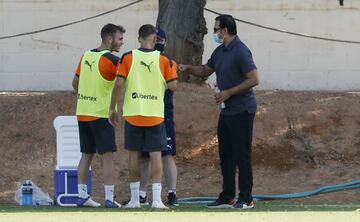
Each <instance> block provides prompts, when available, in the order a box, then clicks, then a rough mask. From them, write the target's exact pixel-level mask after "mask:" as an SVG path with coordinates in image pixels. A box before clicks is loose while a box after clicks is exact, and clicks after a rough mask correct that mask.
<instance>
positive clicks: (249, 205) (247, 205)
mask: <svg viewBox="0 0 360 222" xmlns="http://www.w3.org/2000/svg"><path fill="white" fill-rule="evenodd" d="M254 206H255V204H254V201H251V202H250V203H245V202H237V203H236V204H235V205H234V208H235V209H243V210H245V209H252V208H254Z"/></svg>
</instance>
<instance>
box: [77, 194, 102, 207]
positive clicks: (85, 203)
mask: <svg viewBox="0 0 360 222" xmlns="http://www.w3.org/2000/svg"><path fill="white" fill-rule="evenodd" d="M76 205H77V206H78V207H100V206H101V204H100V203H98V202H95V201H93V200H92V199H91V198H90V196H88V197H87V198H81V197H78V199H77V203H76Z"/></svg>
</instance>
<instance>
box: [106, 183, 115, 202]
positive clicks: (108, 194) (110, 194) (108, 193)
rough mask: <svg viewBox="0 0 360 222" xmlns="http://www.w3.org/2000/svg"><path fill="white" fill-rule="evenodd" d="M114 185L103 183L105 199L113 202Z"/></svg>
mask: <svg viewBox="0 0 360 222" xmlns="http://www.w3.org/2000/svg"><path fill="white" fill-rule="evenodd" d="M114 187H115V186H114V185H104V188H105V200H109V201H111V202H114Z"/></svg>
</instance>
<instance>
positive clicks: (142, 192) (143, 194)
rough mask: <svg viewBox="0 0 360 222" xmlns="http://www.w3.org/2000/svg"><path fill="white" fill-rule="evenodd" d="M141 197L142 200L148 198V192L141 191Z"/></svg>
mask: <svg viewBox="0 0 360 222" xmlns="http://www.w3.org/2000/svg"><path fill="white" fill-rule="evenodd" d="M140 196H141V197H142V198H145V197H146V191H143V190H140Z"/></svg>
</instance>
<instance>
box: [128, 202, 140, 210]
mask: <svg viewBox="0 0 360 222" xmlns="http://www.w3.org/2000/svg"><path fill="white" fill-rule="evenodd" d="M140 207H141V206H140V201H133V202H132V201H129V203H127V204H126V205H125V208H127V209H135V208H140Z"/></svg>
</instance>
